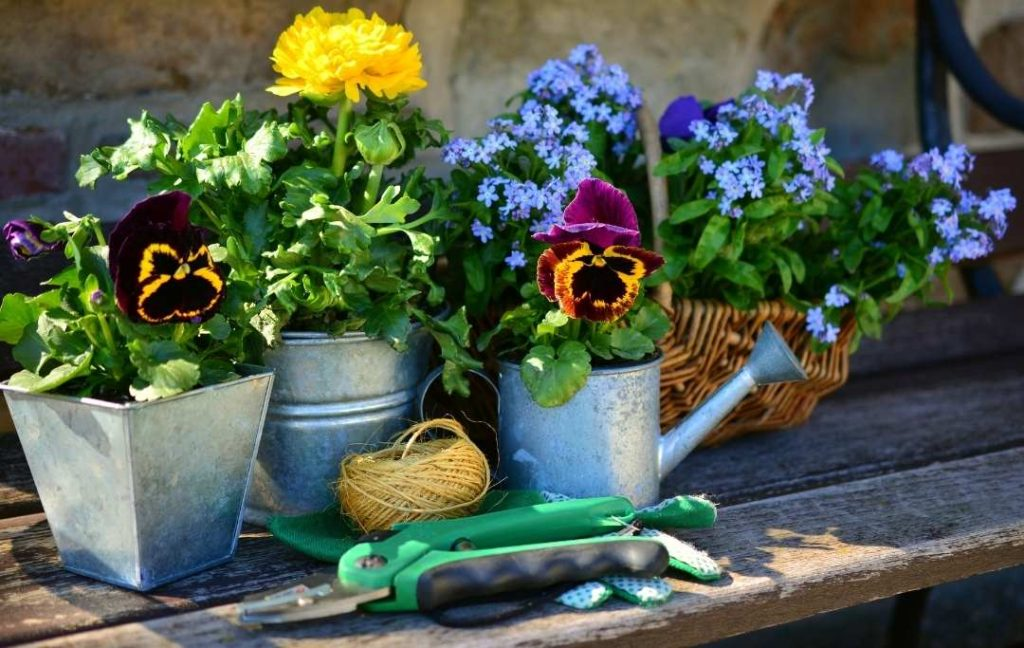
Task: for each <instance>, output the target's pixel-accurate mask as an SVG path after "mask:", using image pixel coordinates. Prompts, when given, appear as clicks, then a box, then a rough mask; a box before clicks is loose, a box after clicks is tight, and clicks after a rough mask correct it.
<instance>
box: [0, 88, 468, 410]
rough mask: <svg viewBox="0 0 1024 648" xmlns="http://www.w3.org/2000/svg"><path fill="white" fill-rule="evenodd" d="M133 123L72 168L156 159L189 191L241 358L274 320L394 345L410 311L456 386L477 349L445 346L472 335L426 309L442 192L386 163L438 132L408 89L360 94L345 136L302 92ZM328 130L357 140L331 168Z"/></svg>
mask: <svg viewBox="0 0 1024 648" xmlns="http://www.w3.org/2000/svg"><path fill="white" fill-rule="evenodd" d="M131 127H132V132H131V136H130V137H129V139H128V140H127V141H126V142H124V143H123V144H121V145H120V146H116V147H102V148H99V149H96V150H95V151H93V152H92V153H91V154H90V155H88V156H83V158H82V162H81V166H80V169H79V173H78V180H79V182H80V183H81V184H83V185H88V186H91V185H92V184H94V183H95V182H96V180H97V179H98V178H100V177H101V176H103V175H111V176H113V177H114V178H116V179H123V178H125V177H127V176H129V175H130V174H132V173H133V172H135V171H139V170H146V171H156V172H157V173H158V174H159V177H158V179H157V180H156V181H155V182H154V183H153V184H152V186H151V188H152V189H153V190H154V191H156V190H164V189H170V188H177V189H181V190H184V191H186V192H188V193H189V194H190V195H191V196H192V197H193V213H192V214H191V215H190V216H191V218H192V221H193V222H194V223H195V224H197V225H200V226H203V227H205V228H208V229H209V230H211V231H212V232H214V233H215V234H216V239H217V242H216V244H214V245H211V252H212V253H213V255H214V258H215V259H216V260H217V261H218V262H221V263H223V264H224V265H226V267H227V268H228V269H229V274H228V285H229V295H228V299H227V300H226V303H225V315H226V316H227V317H228V318H233V319H237V320H238V321H242V322H245V323H246V324H247V326H246V335H247V336H248V338H250V339H249V340H248V341H246V343H245V348H246V349H247V350H249V352H250V358H249V359H250V360H251V361H253V362H258V361H259V360H260V358H259V351H260V350H261V349H262V348H263V347H264V346H266V345H273V344H276V343H277V342H278V340H279V338H280V332H281V330H282V329H284V328H289V329H294V330H306V331H320V332H326V333H331V334H341V333H344V332H346V331H352V330H362V331H365V332H366V333H367V334H369V335H372V336H378V337H381V338H383V339H385V340H387V341H388V342H389V343H391V345H392V346H394V347H395V348H396V349H399V350H401V349H404V348H405V347H406V345H407V337H408V335H409V333H410V331H411V330H412V327H413V322H414V321H418V322H420V323H421V324H423V325H425V326H427V327H428V328H429V329H430V330H431V333H432V334H434V336H435V337H436V338H437V339H438V341H439V342H440V344H441V348H442V354H443V355H444V357H445V359H446V361H447V362H448V364H449V365H450V366H449V368H448V369H447V372H446V374H445V384H446V385H447V386H449V387H453V386H454V387H456V388H458V389H459V390H460V391H466V388H465V381H464V379H461V368H465V367H467V366H473V361H472V359H471V358H470V357H469V356H468V355H467V354H466V353H465V352H461V353H460V352H457V351H456V350H455V347H464V346H465V344H466V343H467V342H468V340H467V341H463V342H460V341H458V339H457V338H458V336H457V335H454V334H453V330H454V329H453V328H452V327H451V326H449V327H445V326H444V325H443V322H442V321H441V320H438V319H435V318H434V317H432V316H431V314H432V313H437V312H439V311H441V310H442V304H443V301H444V290H443V289H442V288H441V287H440V285H438V284H437V283H436V282H435V281H434V279H433V278H432V276H431V272H432V269H433V265H434V262H435V259H436V257H437V255H438V252H439V248H438V234H437V232H438V231H439V230H440V221H442V220H445V219H446V218H447V216H448V212H447V208H446V204H445V202H444V201H443V200H442V198H443V197H442V196H440V195H432V194H431V193H429V192H428V189H429V187H427V186H426V185H425V184H423V183H421V182H420V178H421V176H422V173H423V171H422V169H416V170H414V171H412V172H408V173H405V174H399V173H398V172H397V171H393V170H391V168H397V167H399V166H401V165H402V164H404V163H406V162H408V161H409V160H410V159H411V157H412V155H413V154H414V153H415V151H416V150H417V149H421V148H423V147H426V146H438V145H441V144H443V143H445V142H446V141H447V132H446V131H445V130H444V128H443V126H442V125H441V124H440V122H437V121H431V120H427V119H425V118H424V117H423V115H422V113H421V112H420V111H419V110H409V109H408V108H407V107H406V102H405V100H398V101H384V100H379V99H373V98H370V99H368V101H367V105H366V110H365V111H364V112H363V113H361V114H358V115H355V117H354V122H353V124H352V128H353V130H354V136H352V134H351V133H350V134H349V136H348V137H347V138H346V139H345V140H343V141H341V142H335V135H334V130H333V127H332V125H331V123H330V121H329V120H328V117H327V109H326V108H323V107H320V106H317V105H315V104H313V103H311V102H309V101H307V100H301V101H299V102H297V103H294V104H291V105H290V106H289V108H288V113H287V115H281V114H278V113H276V112H275V111H267V112H258V111H252V110H246V109H245V106H244V104H243V102H242V99H241V98H240V97H236V98H235V99H232V100H228V101H225V102H223V103H222V104H221V106H220V107H219V108H215V107H214V106H213V105H212V104H209V103H208V104H205V105H204V106H203V107H202V108H201V109H200V111H199V113H198V114H197V115H196V117H195V119H194V120H193V121H192V123H191V124H190V125H188V126H185V125H183V124H181V123H180V122H178V121H177V120H175V119H174V118H173V117H168V118H167V119H165V120H163V121H159V120H156V119H154V118H153V117H151V116H150V115H148V114H147V113H143V115H142V118H141V119H139V120H138V121H132V122H131ZM336 144H337V145H338V146H339V147H340V148H341V149H342V150H344V151H348V152H350V153H353V155H350V156H348V164H347V165H346V167H345V168H344V169H343V171H342V172H341V173H340V174H336V173H335V172H333V171H332V153H333V149H334V148H335V145H336ZM387 165H390V167H388V166H387ZM215 328H216V327H215ZM215 328H213V329H208V331H207V332H208V333H209V334H210V335H211V337H212V336H213V335H214V333H216V332H217V331H216V330H215ZM0 332H2V331H0ZM168 362H170V361H168ZM193 369H194V367H193V368H186V367H185V365H184V364H182V363H181V362H173V363H172V364H167V363H164V364H161V365H158V366H154V367H153V368H151V369H149V370H147V371H149V373H148V374H147V375H150V376H151V377H152V379H151V380H150V383H149V387H148V391H145V392H140V393H141V394H143V396H145V397H149V396H154V395H160V394H161V390H164V389H168V388H173V386H174V385H176V384H178V383H181V382H186V381H187V379H192V378H194V377H195V376H196V375H197V373H196V371H194V370H193ZM168 385H170V386H171V387H167V386H168Z"/></svg>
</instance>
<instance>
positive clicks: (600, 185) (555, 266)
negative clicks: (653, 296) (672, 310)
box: [534, 178, 664, 322]
mask: <svg viewBox="0 0 1024 648" xmlns="http://www.w3.org/2000/svg"><path fill="white" fill-rule="evenodd" d="M562 218H563V223H562V224H559V225H554V226H553V227H552V228H551V229H549V230H548V231H547V232H544V233H541V234H535V235H534V238H536V239H538V240H541V241H545V242H548V243H552V244H553V245H552V246H551V247H550V248H548V249H547V250H545V251H544V253H543V254H541V256H540V259H539V260H538V262H537V285H538V286H539V288H540V292H541V294H543V295H544V296H545V297H547V299H548V300H549V301H552V302H558V305H559V307H560V308H561V309H562V311H564V312H565V313H566V314H567V315H569V316H570V317H573V318H577V319H587V320H591V321H595V322H612V321H615V320H617V319H619V318H620V317H622V316H623V315H625V314H626V313H627V312H628V311H629V309H630V308H631V307H632V306H633V302H635V301H636V298H637V295H639V294H640V282H641V281H642V280H643V279H644V278H645V277H648V276H650V274H651V273H652V272H654V271H655V270H657V269H658V268H660V267H661V265H662V264H663V263H664V260H663V259H662V258H661V256H659V255H658V254H656V253H654V252H651V251H649V250H645V249H643V248H641V247H639V243H640V232H639V228H638V226H637V219H636V211H635V210H634V209H633V205H632V203H630V201H629V198H628V197H627V196H626V194H625V193H623V192H622V191H620V190H619V189H616V188H615V187H613V186H612V185H610V184H608V183H607V182H603V181H601V180H595V179H593V178H591V179H587V180H584V181H583V182H582V183H580V187H579V191H578V192H577V194H576V197H575V198H574V199H573V201H572V202H571V203H569V206H568V207H566V209H565V213H564V214H563V217H562Z"/></svg>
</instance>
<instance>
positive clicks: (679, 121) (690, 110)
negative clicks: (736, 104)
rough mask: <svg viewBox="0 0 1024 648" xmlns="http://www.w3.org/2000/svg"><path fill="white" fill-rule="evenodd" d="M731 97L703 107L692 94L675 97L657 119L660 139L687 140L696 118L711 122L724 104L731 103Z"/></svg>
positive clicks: (715, 118) (689, 137)
mask: <svg viewBox="0 0 1024 648" xmlns="http://www.w3.org/2000/svg"><path fill="white" fill-rule="evenodd" d="M732 103H733V100H732V99H726V100H725V101H720V102H719V103H716V104H714V105H711V106H708V107H707V108H704V107H702V106H701V104H700V102H699V101H697V98H696V97H694V96H693V95H683V96H681V97H677V98H676V99H675V100H673V101H672V103H670V104H669V105H668V107H667V108H665V112H664V113H662V115H661V119H659V120H658V131H659V132H660V133H661V137H662V139H665V140H667V139H669V138H670V137H675V138H678V139H683V140H688V139H691V138H692V137H693V135H694V132H693V123H694V122H695V121H698V120H701V119H703V120H705V121H708V122H710V123H712V124H714V123H715V122H717V121H718V113H719V111H721V110H722V108H724V107H725V106H728V105H731V104H732Z"/></svg>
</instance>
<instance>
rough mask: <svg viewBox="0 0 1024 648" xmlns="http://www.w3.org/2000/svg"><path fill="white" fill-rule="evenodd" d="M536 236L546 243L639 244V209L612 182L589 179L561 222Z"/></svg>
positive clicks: (634, 245)
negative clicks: (637, 213) (637, 216)
mask: <svg viewBox="0 0 1024 648" xmlns="http://www.w3.org/2000/svg"><path fill="white" fill-rule="evenodd" d="M533 238H535V239H537V240H538V241H544V242H545V243H551V244H554V243H565V242H567V241H586V242H588V243H590V244H592V245H596V246H597V247H600V248H607V247H611V246H612V245H629V246H633V247H636V246H639V245H640V231H639V226H638V225H637V219H636V211H635V210H634V209H633V204H632V203H631V202H630V201H629V198H628V197H627V196H626V194H625V193H623V192H622V191H621V190H619V189H616V188H615V187H613V186H612V185H610V184H608V183H607V182H604V181H603V180H597V179H595V178H587V179H586V180H583V181H582V182H581V183H580V186H579V191H577V192H576V197H575V198H573V199H572V202H571V203H569V206H568V207H566V208H565V212H564V213H563V214H562V223H561V224H556V225H552V226H551V229H549V230H548V231H547V232H539V233H537V234H534V235H533Z"/></svg>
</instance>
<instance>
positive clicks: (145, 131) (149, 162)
mask: <svg viewBox="0 0 1024 648" xmlns="http://www.w3.org/2000/svg"><path fill="white" fill-rule="evenodd" d="M128 125H129V127H130V128H131V135H129V137H128V139H127V140H125V142H124V144H122V145H121V146H118V147H115V148H114V149H113V150H112V151H111V152H110V171H111V173H112V174H113V175H114V177H115V178H117V179H118V180H124V179H125V178H126V177H128V174H129V173H131V172H132V171H135V170H136V169H142V170H143V171H152V170H153V169H154V168H156V160H157V159H159V158H162V157H163V156H164V154H165V151H166V147H167V140H166V138H165V136H163V134H162V133H160V132H159V131H158V130H157V126H156V124H155V122H154V120H153V119H152V118H151V117H150V116H149V113H147V112H145V111H143V113H142V117H141V118H140V119H138V120H133V119H129V120H128Z"/></svg>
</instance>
